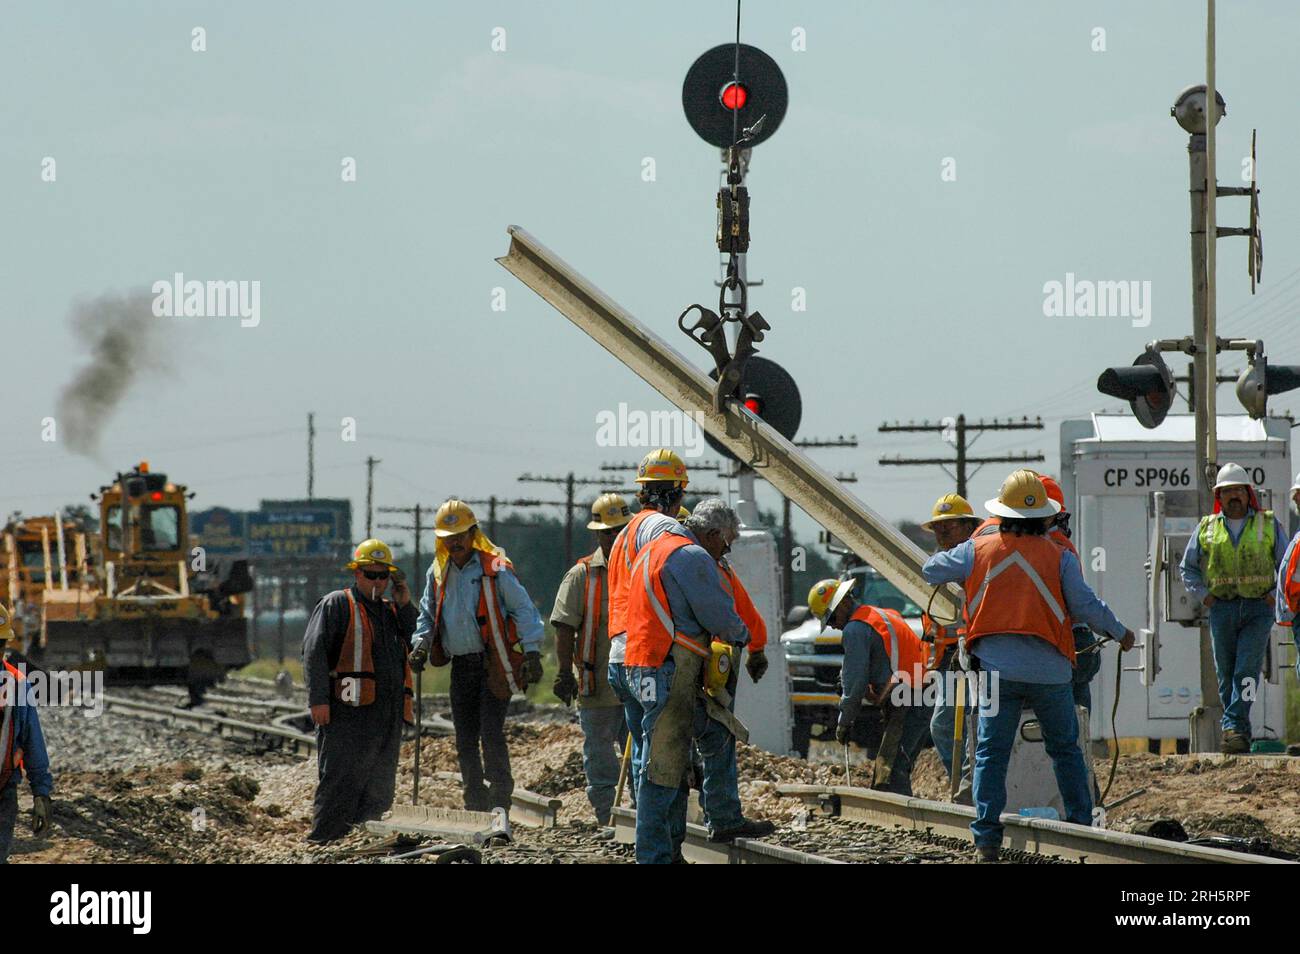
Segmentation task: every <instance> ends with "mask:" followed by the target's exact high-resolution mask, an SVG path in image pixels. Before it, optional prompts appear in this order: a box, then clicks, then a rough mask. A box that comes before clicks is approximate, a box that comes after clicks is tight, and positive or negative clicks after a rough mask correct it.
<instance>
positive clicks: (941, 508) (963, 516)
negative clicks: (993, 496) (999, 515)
mask: <svg viewBox="0 0 1300 954" xmlns="http://www.w3.org/2000/svg"><path fill="white" fill-rule="evenodd" d="M940 520H979V517H977V516H975V510H974V509H973V508H972V507H971V505H970V503H969V502H968V501H967V500H966V498H965V497H963V496H962V495H961V494H944V495H943V496H942V497H940V498H939V499H938V500H936V501H935V502H934V509H933V510H931V511H930V519H929V520H927V521H926V522H925V523H923V524H921V529H922V530H930V529H932V528H933V527H934V525H935V524H936V523H938V522H939V521H940Z"/></svg>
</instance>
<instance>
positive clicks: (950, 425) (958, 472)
mask: <svg viewBox="0 0 1300 954" xmlns="http://www.w3.org/2000/svg"><path fill="white" fill-rule="evenodd" d="M1042 429H1043V421H1042V419H1041V418H1035V419H1034V420H1032V421H1031V420H1029V419H1028V418H1025V419H1022V420H1019V421H999V420H998V419H997V418H994V419H993V420H992V421H985V420H983V419H981V420H979V421H976V422H975V423H973V424H968V423H967V422H966V415H965V414H958V415H957V419H956V420H955V421H953V420H951V419H947V420H944V421H941V422H939V423H938V424H931V423H930V422H929V421H925V422H923V423H921V424H911V423H909V424H898V423H894V424H881V425H880V432H881V433H882V434H900V433H912V434H918V433H920V434H925V433H928V434H939V435H940V436H942V437H944V439H945V440H946V439H948V438H947V435H948V434H952V441H953V444H954V446H955V448H956V451H957V455H956V457H901V456H900V457H893V458H889V457H882V458H880V464H881V466H882V467H905V466H917V465H921V464H931V465H934V464H937V465H938V466H940V467H942V468H943V469H944V471H945V473H948V474H949V476H951V477H953V478H954V479H955V480H956V481H957V493H959V494H961V495H962V496H963V497H965V496H966V488H967V480H968V478H969V477H974V476H975V472H977V471H978V470H979V469H980V468H981V467H983V466H984V465H985V464H1033V463H1039V462H1041V461H1042V460H1043V459H1044V458H1043V455H1042V454H1032V455H1031V454H1029V453H1020V454H1005V455H997V456H992V457H971V456H970V454H969V448H970V445H971V444H973V443H975V441H976V440H978V439H979V437H980V435H982V434H983V433H984V432H985V431H1041V430H1042ZM972 432H974V434H975V436H974V438H971V439H969V440H968V439H967V436H968V435H969V434H970V433H972ZM972 464H973V465H975V470H974V471H971V472H970V473H969V474H968V473H967V469H968V468H969V467H970V466H971V465H972ZM949 466H952V467H953V468H954V469H955V473H954V472H952V471H949V470H948V467H949Z"/></svg>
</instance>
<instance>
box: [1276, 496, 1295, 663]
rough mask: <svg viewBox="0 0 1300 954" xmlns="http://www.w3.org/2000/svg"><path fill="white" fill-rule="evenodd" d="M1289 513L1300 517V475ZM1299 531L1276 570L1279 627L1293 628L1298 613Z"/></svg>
mask: <svg viewBox="0 0 1300 954" xmlns="http://www.w3.org/2000/svg"><path fill="white" fill-rule="evenodd" d="M1291 512H1292V513H1294V514H1298V515H1300V474H1296V475H1295V480H1294V481H1293V482H1292V483H1291ZM1297 541H1300V531H1297V533H1296V535H1295V536H1294V537H1292V538H1291V542H1290V543H1288V544H1287V547H1286V553H1285V554H1283V556H1282V565H1281V566H1280V567H1279V568H1278V573H1277V589H1276V591H1275V592H1274V594H1273V609H1274V614H1275V616H1274V618H1275V619H1276V621H1277V624H1278V625H1279V626H1286V627H1288V628H1291V627H1294V624H1295V617H1296V614H1297V613H1300V547H1298V546H1296V542H1297ZM1295 668H1296V678H1298V679H1300V653H1296V661H1295Z"/></svg>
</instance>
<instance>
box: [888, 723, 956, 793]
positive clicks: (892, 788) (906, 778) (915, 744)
mask: <svg viewBox="0 0 1300 954" xmlns="http://www.w3.org/2000/svg"><path fill="white" fill-rule="evenodd" d="M902 708H903V709H904V710H905V711H904V712H903V714H902V718H903V734H902V736H901V737H900V738H899V740H898V754H897V755H895V756H894V764H893V767H892V768H891V770H890V773H889V781H888V782H887V783H886V784H885V787H884V788H883V789H882V791H886V792H893V793H894V794H896V795H911V794H912V766H913V765H915V764H916V758H917V756H918V755H920V754H921V749H923V748H924V747H925V736H926V733H927V732H929V731H930V720H931V718H932V713H933V710H932V709H931V708H930V707H929V706H924V705H908V706H903V707H902ZM948 745H949V747H950V748H951V746H952V736H951V735H949V737H948Z"/></svg>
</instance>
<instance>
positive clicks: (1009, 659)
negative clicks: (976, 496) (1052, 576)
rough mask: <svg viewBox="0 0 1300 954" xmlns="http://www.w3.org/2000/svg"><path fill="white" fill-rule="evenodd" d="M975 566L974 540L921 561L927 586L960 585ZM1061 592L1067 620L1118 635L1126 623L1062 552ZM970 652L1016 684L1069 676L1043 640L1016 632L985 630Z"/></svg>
mask: <svg viewBox="0 0 1300 954" xmlns="http://www.w3.org/2000/svg"><path fill="white" fill-rule="evenodd" d="M974 568H975V541H974V540H967V541H966V542H965V543H959V544H958V545H957V546H955V547H953V548H952V549H951V550H944V551H943V552H942V553H936V554H935V555H934V556H932V557H930V559H928V560H926V561H925V566H923V567H922V568H921V575H922V576H924V577H925V581H926V582H927V583H931V584H940V583H964V582H965V581H966V578H967V577H969V576H970V575H971V571H972V570H973V569H974ZM1060 573H1061V594H1062V595H1063V596H1064V597H1065V609H1066V611H1067V612H1068V613H1069V614H1070V620H1071V622H1072V623H1073V624H1074V625H1076V626H1079V625H1083V626H1087V627H1088V628H1089V629H1091V630H1092V631H1093V632H1095V633H1101V634H1103V635H1106V636H1110V637H1112V638H1113V639H1122V638H1123V636H1124V632H1125V628H1126V627H1125V626H1124V624H1123V623H1121V622H1120V621H1119V618H1118V617H1117V616H1116V615H1115V614H1114V612H1112V611H1111V608H1110V607H1109V606H1107V605H1106V603H1105V602H1104V601H1103V600H1102V599H1101V598H1100V597H1098V596H1097V594H1096V593H1094V592H1093V591H1092V587H1090V586H1089V585H1088V583H1087V581H1086V580H1084V578H1083V568H1082V567H1081V566H1079V558H1078V557H1076V556H1075V555H1074V554H1073V553H1071V552H1070V551H1069V550H1066V549H1062V550H1061V564H1060ZM972 652H973V653H974V654H975V655H977V656H978V657H979V660H980V664H981V665H983V666H984V667H985V668H987V669H993V670H997V671H998V674H999V675H1000V676H1001V677H1002V678H1004V679H1012V680H1015V681H1017V682H1036V683H1049V684H1059V683H1063V682H1069V681H1070V679H1071V676H1072V672H1073V670H1072V667H1071V666H1070V660H1069V659H1067V658H1066V657H1065V656H1063V655H1062V654H1061V653H1060V652H1058V651H1057V650H1056V648H1055V647H1054V646H1052V645H1051V644H1049V643H1048V642H1046V641H1045V640H1041V639H1038V638H1037V637H1033V636H1025V635H1023V634H1020V633H989V634H987V635H984V636H981V637H980V638H979V639H978V640H977V641H976V643H975V648H974V649H972Z"/></svg>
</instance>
